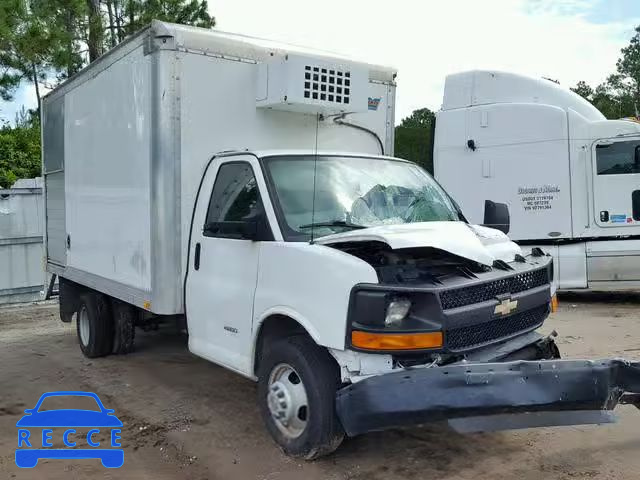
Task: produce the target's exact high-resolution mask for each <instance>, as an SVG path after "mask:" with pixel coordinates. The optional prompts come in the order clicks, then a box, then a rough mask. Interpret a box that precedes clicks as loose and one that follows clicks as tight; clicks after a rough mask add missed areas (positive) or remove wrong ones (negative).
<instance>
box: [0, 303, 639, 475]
mask: <svg viewBox="0 0 640 480" xmlns="http://www.w3.org/2000/svg"><path fill="white" fill-rule="evenodd" d="M552 329H555V330H557V331H558V332H559V334H560V336H559V337H558V343H559V345H560V348H561V350H562V352H563V354H564V355H565V356H566V357H573V358H579V357H583V358H584V357H590V358H596V357H610V356H618V357H626V358H629V359H634V358H635V359H637V358H639V357H640V341H639V339H640V297H635V298H634V297H612V296H598V297H596V296H593V295H591V296H586V297H585V296H578V297H576V296H573V297H565V298H563V299H562V303H561V307H560V311H559V312H558V313H557V314H555V315H554V316H553V317H552V318H550V319H549V320H548V322H547V325H546V327H545V330H546V331H551V330H552ZM55 390H84V391H93V392H95V393H97V394H98V395H99V396H100V398H101V399H102V401H103V403H104V404H105V406H106V407H107V408H114V409H115V412H116V415H117V416H118V418H120V419H121V420H122V422H123V424H124V427H123V428H122V444H123V447H124V451H125V460H124V466H123V467H122V468H120V469H110V470H107V469H105V468H103V467H102V466H101V464H100V462H99V461H98V460H76V461H73V462H70V461H66V460H41V461H40V462H39V463H38V465H37V466H36V467H35V468H33V469H29V470H25V469H19V468H17V467H16V465H15V462H14V450H15V448H16V446H17V428H16V421H17V420H18V419H19V418H20V417H21V416H22V414H23V410H24V409H25V408H32V407H33V406H34V405H35V403H36V401H37V400H38V398H39V397H40V395H41V394H42V393H44V392H47V391H55ZM255 397H256V389H255V386H254V384H253V383H252V382H251V381H249V380H246V379H244V378H241V377H239V376H237V375H235V374H233V373H231V372H228V371H226V370H224V369H222V368H220V367H217V366H215V365H213V364H211V363H208V362H206V361H204V360H201V359H199V358H196V357H194V356H193V355H191V354H190V353H189V352H188V351H187V348H186V341H185V338H184V337H181V336H179V335H175V334H174V332H172V330H171V328H168V329H166V330H160V331H158V332H148V333H144V332H140V333H139V335H138V337H137V351H136V352H135V353H133V354H131V355H128V356H110V357H107V358H101V359H96V360H88V359H86V358H84V357H83V356H82V354H81V353H80V349H79V347H78V345H77V340H76V333H75V325H67V324H62V323H61V322H60V321H59V320H58V316H57V305H54V304H40V305H31V306H26V307H24V306H23V307H5V308H2V309H0V478H1V479H4V478H16V479H32V478H33V479H52V480H58V479H65V480H70V479H96V478H101V479H102V478H107V479H154V480H162V479H178V478H180V479H198V480H200V479H254V478H255V479H264V480H276V479H300V478H304V479H305V480H314V479H336V480H338V479H353V480H356V479H363V480H364V479H366V480H383V479H384V480H393V479H399V478H420V479H439V480H445V479H473V480H479V479H485V478H491V479H496V480H500V479H512V478H513V479H521V480H532V479H545V480H550V479H563V480H570V479H585V478H586V479H608V480H609V479H610V480H613V479H640V412H639V411H637V410H636V409H635V408H634V407H631V406H621V407H619V408H618V410H617V411H618V413H619V416H620V421H619V423H618V424H614V425H607V426H588V427H563V428H555V429H537V430H521V431H516V432H501V433H491V434H473V435H460V434H457V433H455V432H453V431H451V430H449V429H448V428H447V427H446V426H443V425H432V426H429V427H421V428H413V429H407V430H391V431H387V432H383V433H377V434H369V435H364V436H361V437H357V438H354V439H349V440H347V441H345V443H344V444H343V445H342V447H341V448H340V449H339V450H338V452H337V453H336V454H334V455H332V456H330V457H328V458H325V459H321V460H319V461H316V462H311V463H307V462H303V461H297V460H292V459H290V458H287V457H285V456H284V455H283V454H282V453H281V452H280V451H279V450H278V449H277V448H276V447H275V445H274V444H273V443H272V442H271V440H270V438H269V437H268V435H267V433H266V431H265V429H264V428H263V425H262V423H261V419H260V418H259V415H258V410H257V408H256V402H255ZM102 440H105V439H104V438H103V439H102Z"/></svg>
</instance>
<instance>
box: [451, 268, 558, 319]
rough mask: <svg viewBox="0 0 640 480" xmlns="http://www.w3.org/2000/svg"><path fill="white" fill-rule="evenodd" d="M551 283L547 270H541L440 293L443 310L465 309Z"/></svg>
mask: <svg viewBox="0 0 640 480" xmlns="http://www.w3.org/2000/svg"><path fill="white" fill-rule="evenodd" d="M547 283H549V274H548V272H547V268H546V267H544V268H539V269H538V270H532V271H529V272H525V273H519V274H517V275H513V276H511V277H507V278H501V279H500V280H494V281H493V282H487V283H481V284H479V285H473V286H470V287H460V288H454V289H452V290H445V291H444V292H441V293H440V301H441V302H442V308H443V309H444V310H449V309H451V308H458V307H464V306H465V305H472V304H474V303H480V302H486V301H489V300H493V299H495V298H496V297H497V296H498V295H504V294H505V293H511V294H513V293H518V292H524V291H525V290H529V289H531V288H535V287H541V286H542V285H546V284H547Z"/></svg>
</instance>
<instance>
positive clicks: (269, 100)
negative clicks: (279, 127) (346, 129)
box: [256, 55, 369, 115]
mask: <svg viewBox="0 0 640 480" xmlns="http://www.w3.org/2000/svg"><path fill="white" fill-rule="evenodd" d="M272 58H273V60H271V61H267V62H265V63H262V64H260V65H259V66H258V67H259V75H258V91H257V93H256V105H257V106H258V107H262V108H272V109H274V110H284V111H288V112H298V113H306V114H313V115H315V114H318V113H320V114H324V115H335V114H340V113H345V112H350V113H351V112H366V111H367V109H368V99H369V97H368V86H369V72H368V71H367V70H366V69H365V68H363V67H362V66H358V65H357V64H353V63H340V64H338V63H331V62H329V61H325V60H321V59H319V58H313V57H305V56H299V55H285V56H284V57H272Z"/></svg>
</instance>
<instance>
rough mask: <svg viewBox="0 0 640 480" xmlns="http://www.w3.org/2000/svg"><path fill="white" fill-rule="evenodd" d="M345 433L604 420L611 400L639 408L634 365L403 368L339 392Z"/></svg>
mask: <svg viewBox="0 0 640 480" xmlns="http://www.w3.org/2000/svg"><path fill="white" fill-rule="evenodd" d="M336 402H337V403H336V408H337V412H338V416H339V418H340V420H341V422H342V425H343V427H344V429H345V431H346V433H347V434H348V435H350V436H353V435H359V434H361V433H366V432H370V431H375V430H384V429H387V428H393V427H400V426H408V425H418V424H423V423H428V422H434V421H441V420H448V421H449V423H450V425H451V426H452V427H453V428H455V429H456V430H458V431H465V432H471V431H494V430H508V429H514V428H528V427H539V426H554V425H577V424H592V423H611V422H613V421H615V417H614V416H613V413H612V412H611V411H612V410H613V409H614V408H615V407H616V405H617V404H618V403H631V404H634V405H636V406H637V407H638V408H640V362H627V361H625V360H619V359H606V360H536V361H524V360H519V361H511V362H504V363H466V364H455V365H450V366H444V367H434V368H415V369H406V370H402V371H400V372H397V373H390V374H385V375H379V376H375V377H371V378H367V379H365V380H362V381H360V382H358V383H355V384H352V385H349V386H347V387H344V388H342V389H341V390H339V391H338V393H337V398H336Z"/></svg>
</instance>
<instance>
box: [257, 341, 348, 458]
mask: <svg viewBox="0 0 640 480" xmlns="http://www.w3.org/2000/svg"><path fill="white" fill-rule="evenodd" d="M264 348H265V350H263V355H262V358H261V359H260V366H259V372H258V405H259V407H260V413H261V415H262V418H263V420H264V422H265V424H266V426H267V430H268V431H269V433H270V434H271V436H272V437H273V439H274V440H275V441H276V443H277V444H278V445H279V446H280V447H281V448H282V450H283V451H284V452H285V453H286V454H287V455H290V456H292V457H301V458H304V459H306V460H313V459H315V458H318V457H321V456H323V455H328V454H329V453H331V452H333V451H334V450H335V449H336V448H338V446H340V444H341V443H342V440H343V439H344V430H343V429H342V426H341V425H340V422H339V420H338V417H337V415H336V410H335V402H336V400H335V396H336V390H337V389H338V387H339V386H340V375H339V370H338V366H337V364H336V362H335V360H334V359H333V358H332V357H331V356H330V355H329V353H328V352H327V351H326V350H325V349H324V348H321V347H319V346H318V345H316V344H315V343H314V342H313V341H312V340H311V339H310V338H309V337H307V336H304V335H298V336H293V337H287V338H281V339H277V340H274V341H273V342H270V343H265V347H264ZM287 368H288V369H289V370H287ZM283 375H284V376H283ZM279 378H280V379H281V380H282V381H279V380H278V379H279ZM296 380H299V382H296ZM300 384H301V385H302V387H303V389H302V390H303V391H304V392H305V394H306V396H303V395H302V394H301V390H300V387H299V385H300ZM281 394H282V395H281ZM301 397H304V400H306V406H304V407H301V406H300V405H302V404H303V403H304V400H303V401H300V400H299V399H300V398H301ZM294 398H296V399H297V400H292V399H294ZM282 401H284V405H285V406H283V403H282ZM287 401H288V402H289V403H288V404H287ZM296 408H297V411H296ZM272 412H273V413H272ZM278 416H280V418H281V419H284V420H278V418H277V417H278ZM283 422H285V423H286V424H287V425H284V424H283Z"/></svg>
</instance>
